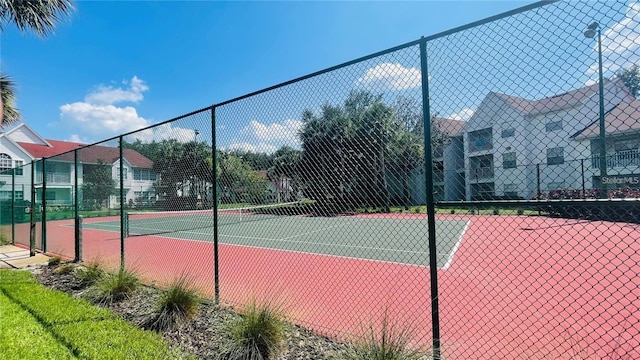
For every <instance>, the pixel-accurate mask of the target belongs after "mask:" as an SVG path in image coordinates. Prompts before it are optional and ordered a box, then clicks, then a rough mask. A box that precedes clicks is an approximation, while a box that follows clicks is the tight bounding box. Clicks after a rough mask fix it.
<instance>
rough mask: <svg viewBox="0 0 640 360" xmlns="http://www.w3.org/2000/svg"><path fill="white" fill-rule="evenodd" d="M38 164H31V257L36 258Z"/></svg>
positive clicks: (33, 162)
mask: <svg viewBox="0 0 640 360" xmlns="http://www.w3.org/2000/svg"><path fill="white" fill-rule="evenodd" d="M35 178H36V163H35V161H32V162H31V210H30V211H29V256H36V249H35V247H36V222H35V214H36V182H35Z"/></svg>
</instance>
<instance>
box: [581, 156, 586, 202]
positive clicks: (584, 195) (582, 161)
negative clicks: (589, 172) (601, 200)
mask: <svg viewBox="0 0 640 360" xmlns="http://www.w3.org/2000/svg"><path fill="white" fill-rule="evenodd" d="M580 173H581V174H582V198H583V199H586V195H587V194H586V193H585V187H584V159H580Z"/></svg>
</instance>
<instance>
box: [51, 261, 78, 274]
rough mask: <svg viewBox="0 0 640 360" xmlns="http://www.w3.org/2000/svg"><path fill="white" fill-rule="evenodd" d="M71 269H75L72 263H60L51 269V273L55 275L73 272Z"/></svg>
mask: <svg viewBox="0 0 640 360" xmlns="http://www.w3.org/2000/svg"><path fill="white" fill-rule="evenodd" d="M73 269H75V266H74V265H73V264H68V263H67V264H61V265H60V266H58V267H57V268H56V269H55V270H53V273H54V274H57V275H62V274H70V273H72V272H73Z"/></svg>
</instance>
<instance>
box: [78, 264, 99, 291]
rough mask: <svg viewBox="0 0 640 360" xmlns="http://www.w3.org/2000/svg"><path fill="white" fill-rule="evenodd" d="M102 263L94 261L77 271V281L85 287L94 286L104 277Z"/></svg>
mask: <svg viewBox="0 0 640 360" xmlns="http://www.w3.org/2000/svg"><path fill="white" fill-rule="evenodd" d="M104 274H105V273H104V270H102V263H101V262H100V261H99V260H92V261H90V262H88V263H86V264H85V265H84V266H82V267H78V268H77V270H76V279H77V280H78V281H79V282H80V283H82V284H83V285H85V286H88V285H93V284H94V283H95V282H96V281H98V280H99V279H100V278H102V276H104Z"/></svg>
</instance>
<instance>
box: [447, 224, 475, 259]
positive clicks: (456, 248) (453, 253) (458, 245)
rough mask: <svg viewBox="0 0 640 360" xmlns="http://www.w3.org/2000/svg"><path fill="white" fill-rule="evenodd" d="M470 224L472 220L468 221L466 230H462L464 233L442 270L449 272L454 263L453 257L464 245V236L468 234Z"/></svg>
mask: <svg viewBox="0 0 640 360" xmlns="http://www.w3.org/2000/svg"><path fill="white" fill-rule="evenodd" d="M469 224H471V220H467V224H466V225H465V226H464V229H462V233H461V234H460V238H458V241H457V242H456V245H455V246H454V247H453V249H452V250H451V253H450V254H449V258H448V259H447V262H446V263H445V264H444V266H443V267H442V270H447V269H448V268H449V266H451V263H452V262H453V256H454V255H455V253H456V252H457V251H458V248H459V247H460V244H462V238H463V237H464V234H466V232H467V228H469Z"/></svg>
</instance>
